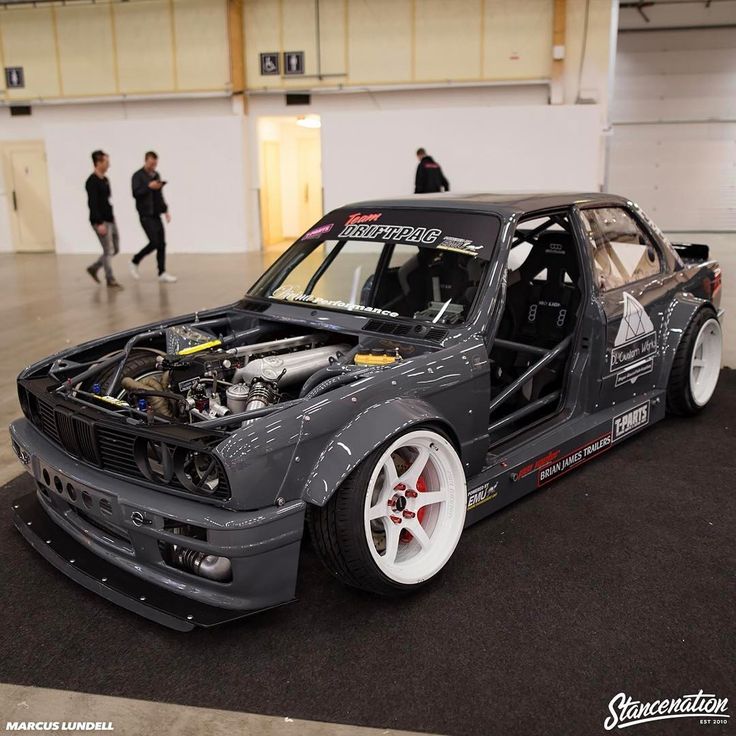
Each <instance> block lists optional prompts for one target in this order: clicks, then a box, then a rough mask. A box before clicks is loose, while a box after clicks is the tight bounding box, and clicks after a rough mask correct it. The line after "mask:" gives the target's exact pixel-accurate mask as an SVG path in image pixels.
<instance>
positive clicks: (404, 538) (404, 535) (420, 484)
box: [399, 475, 427, 544]
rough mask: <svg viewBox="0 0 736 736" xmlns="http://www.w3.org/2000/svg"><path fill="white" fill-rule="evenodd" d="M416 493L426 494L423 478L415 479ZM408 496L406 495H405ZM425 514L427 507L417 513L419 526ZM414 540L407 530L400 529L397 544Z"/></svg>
mask: <svg viewBox="0 0 736 736" xmlns="http://www.w3.org/2000/svg"><path fill="white" fill-rule="evenodd" d="M417 491H419V493H426V491H427V484H426V483H425V482H424V478H423V477H422V476H421V475H420V476H419V478H417ZM407 495H408V494H407ZM426 512H427V507H426V506H422V508H420V509H419V511H417V521H418V522H419V523H420V524H421V523H422V521H423V519H424V514H425V513H426ZM412 539H414V537H413V536H412V533H411V532H410V531H409V530H408V529H402V530H401V534H400V535H399V542H403V543H404V544H407V543H409V542H411V540H412Z"/></svg>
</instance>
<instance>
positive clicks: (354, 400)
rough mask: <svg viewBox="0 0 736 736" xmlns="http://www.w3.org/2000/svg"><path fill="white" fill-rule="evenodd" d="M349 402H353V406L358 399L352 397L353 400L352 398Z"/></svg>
mask: <svg viewBox="0 0 736 736" xmlns="http://www.w3.org/2000/svg"><path fill="white" fill-rule="evenodd" d="M350 401H352V402H353V404H355V403H356V402H357V401H358V399H357V397H355V396H353V398H352V399H350Z"/></svg>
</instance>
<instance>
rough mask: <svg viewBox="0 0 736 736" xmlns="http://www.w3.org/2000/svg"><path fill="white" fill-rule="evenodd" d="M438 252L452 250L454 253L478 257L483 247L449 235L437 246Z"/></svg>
mask: <svg viewBox="0 0 736 736" xmlns="http://www.w3.org/2000/svg"><path fill="white" fill-rule="evenodd" d="M437 248H438V250H451V251H453V252H454V253H466V254H467V255H469V256H473V257H475V256H477V255H478V251H479V250H481V248H482V246H480V245H473V241H472V240H465V239H464V238H451V237H450V236H449V235H445V237H444V238H443V239H442V242H441V243H438V244H437Z"/></svg>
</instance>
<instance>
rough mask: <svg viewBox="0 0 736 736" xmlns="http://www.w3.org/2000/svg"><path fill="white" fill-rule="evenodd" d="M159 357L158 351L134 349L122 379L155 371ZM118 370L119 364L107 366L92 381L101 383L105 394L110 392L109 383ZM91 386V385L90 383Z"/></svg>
mask: <svg viewBox="0 0 736 736" xmlns="http://www.w3.org/2000/svg"><path fill="white" fill-rule="evenodd" d="M157 359H158V353H152V352H150V351H149V350H133V351H132V352H131V354H130V357H129V358H128V360H127V362H126V364H125V368H124V369H123V372H122V374H121V375H120V379H121V380H122V379H123V378H138V377H139V376H144V375H146V374H147V373H153V372H154V371H157V370H158V366H157V365H156V360H157ZM116 370H117V364H115V365H112V366H110V367H109V368H106V369H105V370H104V371H103V372H102V373H101V374H100V375H99V376H97V377H96V378H94V379H92V383H99V384H100V388H101V389H102V393H103V394H107V393H108V389H109V384H110V382H111V381H112V378H113V376H114V375H115V371H116ZM90 388H91V385H90ZM120 391H121V388H120V384H119V382H118V388H117V392H120Z"/></svg>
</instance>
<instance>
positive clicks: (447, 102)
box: [246, 84, 605, 241]
mask: <svg viewBox="0 0 736 736" xmlns="http://www.w3.org/2000/svg"><path fill="white" fill-rule="evenodd" d="M548 98H549V87H548V86H547V85H545V84H530V85H518V84H517V85H508V86H490V87H451V88H443V89H425V90H404V91H392V92H388V91H385V92H361V93H345V94H319V95H317V94H314V95H312V103H311V104H310V105H308V106H287V105H286V104H285V102H284V97H283V96H282V95H267V94H263V95H253V96H251V97H250V99H249V104H248V132H247V135H248V136H249V138H250V139H251V140H256V127H257V123H258V120H259V119H260V118H262V117H270V116H278V115H294V114H295V113H296V114H306V113H315V114H319V115H320V116H321V119H322V125H323V127H322V156H323V160H322V169H323V186H324V194H325V201H324V206H325V209H326V210H329V209H331V208H333V207H337V206H339V205H341V204H345V203H347V202H350V201H351V200H355V199H361V198H370V197H385V196H391V195H396V194H407V193H411V192H413V191H414V171H415V168H416V157H415V153H414V152H415V151H416V149H417V148H419V146H424V147H425V148H427V149H428V150H429V151H430V153H432V154H433V155H436V156H437V159H438V160H439V161H440V163H441V164H442V165H443V166H444V167H445V169H446V172H447V176H448V179H449V180H450V185H451V186H452V189H453V190H455V191H462V190H466V191H470V190H476V191H478V190H485V191H491V190H494V189H495V190H497V191H510V190H514V189H516V190H521V189H523V190H526V191H532V190H534V189H552V190H556V191H561V190H563V189H570V188H572V189H575V188H579V189H592V190H594V191H597V190H598V189H599V188H600V186H601V185H602V183H603V174H604V172H603V159H602V155H601V152H602V150H603V144H602V136H601V131H602V129H603V127H604V126H605V121H604V118H603V111H602V109H601V106H598V105H576V106H573V105H567V106H554V107H551V106H549V105H548V104H547V103H548ZM251 148H252V147H251ZM246 176H247V184H246V186H247V190H248V207H247V212H248V213H249V215H248V216H247V218H246V219H247V227H248V228H249V231H248V237H249V240H255V241H257V240H258V238H259V232H258V227H259V218H258V186H259V183H258V179H259V175H258V160H257V156H255V155H252V156H251V157H250V161H249V165H248V167H247V170H246Z"/></svg>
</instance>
